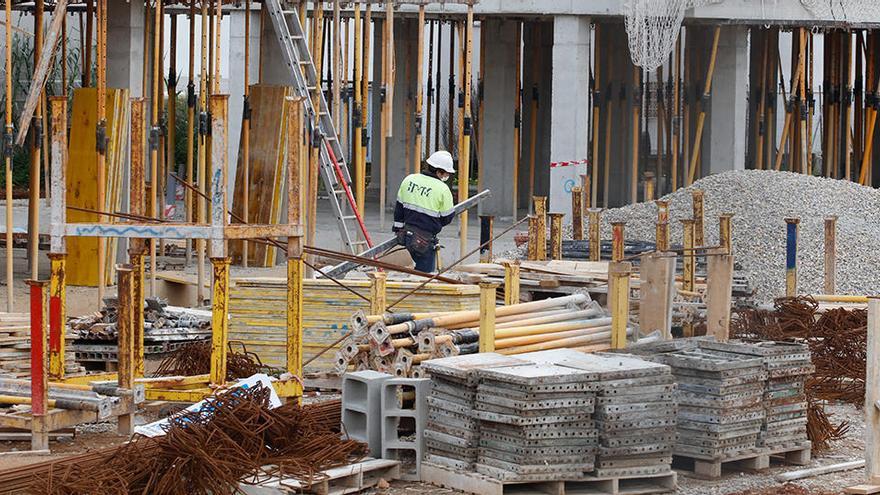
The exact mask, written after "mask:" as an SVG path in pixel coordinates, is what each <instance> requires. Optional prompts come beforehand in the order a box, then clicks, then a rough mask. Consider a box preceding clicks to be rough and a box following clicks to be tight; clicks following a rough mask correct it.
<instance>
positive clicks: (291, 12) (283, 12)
mask: <svg viewBox="0 0 880 495" xmlns="http://www.w3.org/2000/svg"><path fill="white" fill-rule="evenodd" d="M281 13H282V14H284V15H289V14H296V15H299V12H297V11H295V10H282V11H281Z"/></svg>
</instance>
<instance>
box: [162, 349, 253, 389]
mask: <svg viewBox="0 0 880 495" xmlns="http://www.w3.org/2000/svg"><path fill="white" fill-rule="evenodd" d="M241 347H242V350H241V352H239V351H236V350H235V349H233V347H232V342H230V343H229V350H228V351H227V352H226V380H227V381H232V380H237V379H239V378H247V377H249V376H252V375H254V374H256V373H263V372H266V371H267V367H266V366H264V365H263V363H262V362H260V359H259V357H258V356H257V355H256V354H254V353H251V352H248V351H247V348H245V347H244V344H242V346H241ZM210 371H211V342H210V341H206V342H193V343H191V344H186V345H184V346H181V347H179V348H178V349H176V350H174V351H172V352H171V353H170V354H168V356H166V357H165V359H163V360H162V362H161V363H159V367H158V368H156V372H155V373H154V375H155V376H194V375H203V374H206V373H209V372H210Z"/></svg>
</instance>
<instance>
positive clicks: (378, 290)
mask: <svg viewBox="0 0 880 495" xmlns="http://www.w3.org/2000/svg"><path fill="white" fill-rule="evenodd" d="M367 276H368V277H369V278H370V314H371V315H381V314H382V313H384V312H385V307H386V306H387V304H385V301H386V299H385V287H386V285H387V284H386V282H387V279H388V274H387V273H385V272H370V273H368V274H367Z"/></svg>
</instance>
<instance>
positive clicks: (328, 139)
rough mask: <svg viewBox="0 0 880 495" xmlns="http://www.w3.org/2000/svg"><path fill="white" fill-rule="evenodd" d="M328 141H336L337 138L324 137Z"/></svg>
mask: <svg viewBox="0 0 880 495" xmlns="http://www.w3.org/2000/svg"><path fill="white" fill-rule="evenodd" d="M324 139H326V140H327V141H336V136H324Z"/></svg>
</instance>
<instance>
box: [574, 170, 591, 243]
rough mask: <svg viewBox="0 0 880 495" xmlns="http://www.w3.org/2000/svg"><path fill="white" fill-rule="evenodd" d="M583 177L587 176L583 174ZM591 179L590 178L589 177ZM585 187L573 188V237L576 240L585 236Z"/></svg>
mask: <svg viewBox="0 0 880 495" xmlns="http://www.w3.org/2000/svg"><path fill="white" fill-rule="evenodd" d="M581 177H586V176H585V175H584V176H581ZM587 180H589V179H587ZM582 200H583V189H582V188H581V187H580V186H574V187H572V188H571V230H572V232H571V237H572V239H574V240H576V241H580V240H583V238H584V209H583V206H582V204H583V201H582Z"/></svg>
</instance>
